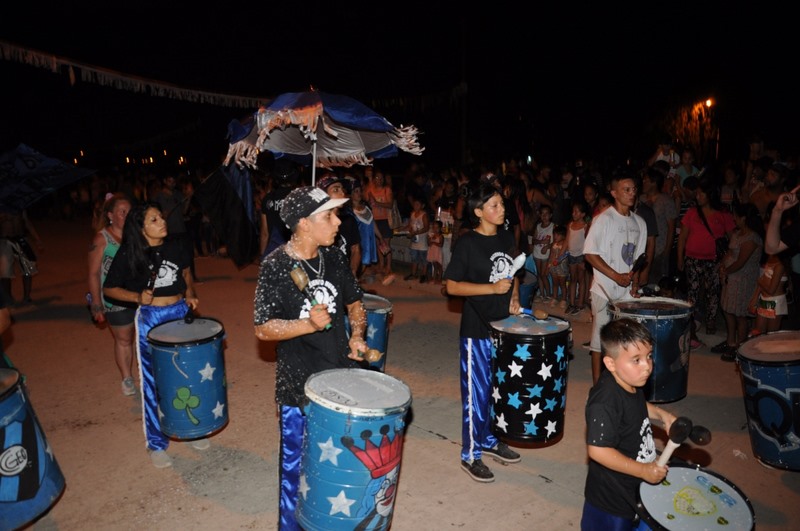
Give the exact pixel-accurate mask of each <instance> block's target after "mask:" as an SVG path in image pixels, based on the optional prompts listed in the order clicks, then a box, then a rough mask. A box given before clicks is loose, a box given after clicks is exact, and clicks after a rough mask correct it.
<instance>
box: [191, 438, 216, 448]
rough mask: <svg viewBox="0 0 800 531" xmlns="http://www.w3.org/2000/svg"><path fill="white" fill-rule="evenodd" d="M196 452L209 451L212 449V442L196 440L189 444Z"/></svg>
mask: <svg viewBox="0 0 800 531" xmlns="http://www.w3.org/2000/svg"><path fill="white" fill-rule="evenodd" d="M189 444H190V445H191V446H192V448H194V449H195V450H201V451H202V450H208V449H209V448H211V441H209V440H208V439H196V440H194V441H191V442H190V443H189Z"/></svg>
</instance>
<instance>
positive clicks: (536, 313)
mask: <svg viewBox="0 0 800 531" xmlns="http://www.w3.org/2000/svg"><path fill="white" fill-rule="evenodd" d="M520 312H521V313H524V314H525V315H530V316H532V317H533V318H535V319H538V320H539V321H544V320H545V319H547V318H548V317H550V314H548V313H547V312H546V311H544V310H529V309H528V308H522V309H521V310H520Z"/></svg>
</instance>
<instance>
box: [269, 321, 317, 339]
mask: <svg viewBox="0 0 800 531" xmlns="http://www.w3.org/2000/svg"><path fill="white" fill-rule="evenodd" d="M255 332H256V337H257V338H258V339H260V340H261V341H282V340H286V339H294V338H295V337H300V336H305V335H308V334H313V333H315V332H319V330H318V329H317V328H316V327H315V326H314V323H312V322H311V320H310V319H292V320H288V319H270V320H269V321H267V322H265V323H261V324H257V325H255Z"/></svg>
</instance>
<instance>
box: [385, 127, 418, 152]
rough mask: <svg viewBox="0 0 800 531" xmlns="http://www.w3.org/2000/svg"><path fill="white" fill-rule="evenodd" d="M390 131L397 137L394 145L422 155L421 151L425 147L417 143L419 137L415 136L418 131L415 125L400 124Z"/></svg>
mask: <svg viewBox="0 0 800 531" xmlns="http://www.w3.org/2000/svg"><path fill="white" fill-rule="evenodd" d="M392 132H393V133H394V134H395V135H396V137H397V138H396V139H395V142H394V143H395V145H396V146H397V147H398V148H400V149H402V150H403V151H405V152H407V153H411V154H412V155H422V152H423V151H425V148H424V147H422V146H420V145H419V139H418V138H417V135H418V134H419V131H418V130H417V128H416V126H413V125H408V126H405V127H403V126H402V125H401V126H400V127H395V128H394V131H392Z"/></svg>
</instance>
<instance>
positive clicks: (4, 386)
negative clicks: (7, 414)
mask: <svg viewBox="0 0 800 531" xmlns="http://www.w3.org/2000/svg"><path fill="white" fill-rule="evenodd" d="M18 382H19V371H18V370H16V369H5V368H4V369H0V397H5V395H6V393H7V392H8V391H9V390H11V389H13V388H14V387H16V386H17V383H18Z"/></svg>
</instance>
